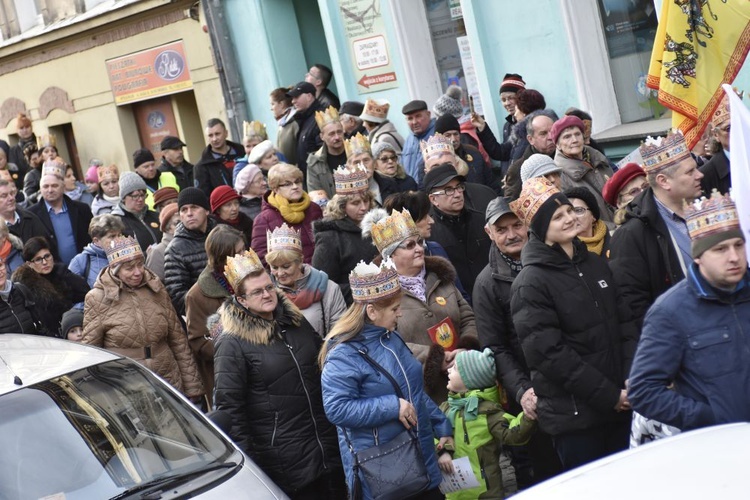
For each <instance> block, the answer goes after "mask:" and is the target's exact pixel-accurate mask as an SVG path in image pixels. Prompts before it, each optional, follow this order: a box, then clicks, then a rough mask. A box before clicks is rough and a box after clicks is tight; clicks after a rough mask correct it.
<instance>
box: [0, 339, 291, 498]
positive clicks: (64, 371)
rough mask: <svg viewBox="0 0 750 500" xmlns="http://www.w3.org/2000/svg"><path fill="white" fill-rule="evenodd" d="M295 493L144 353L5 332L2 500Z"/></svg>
mask: <svg viewBox="0 0 750 500" xmlns="http://www.w3.org/2000/svg"><path fill="white" fill-rule="evenodd" d="M248 495H251V496H252V498H254V499H285V498H287V496H286V495H285V494H284V493H283V492H282V491H281V489H279V488H278V487H277V486H276V485H275V484H274V483H273V482H272V481H271V480H270V479H269V478H268V476H266V475H265V474H264V473H263V472H262V471H261V470H260V468H258V466H256V465H255V464H254V463H253V462H252V461H251V460H250V459H249V458H248V457H247V456H246V455H244V454H243V453H242V452H241V451H240V450H239V449H238V448H237V447H236V446H235V445H234V444H233V443H232V441H231V440H230V439H229V438H228V437H227V436H226V434H224V433H223V432H222V431H221V430H220V429H219V428H218V427H217V426H216V425H214V424H213V423H212V422H211V421H210V420H209V419H208V418H206V417H205V416H204V415H203V414H202V413H201V412H200V411H198V410H197V409H196V408H195V407H194V406H193V405H192V404H191V403H190V402H189V401H188V400H187V399H186V398H185V397H183V396H182V395H181V394H180V393H178V392H177V391H176V390H174V389H173V388H172V387H171V386H170V385H169V384H167V383H166V382H165V381H164V380H162V379H161V378H159V377H158V376H156V375H154V374H153V373H152V372H151V371H149V370H147V369H146V368H144V367H143V366H141V365H140V364H138V363H136V362H135V361H133V360H131V359H128V358H123V357H121V356H118V355H116V354H113V353H111V352H109V351H105V350H103V349H98V348H95V347H90V346H85V345H81V344H76V343H73V342H68V341H66V340H60V339H55V338H50V337H40V336H35V335H15V334H4V335H0V500H17V499H28V498H37V499H41V498H43V499H50V500H51V499H54V500H62V499H66V500H71V499H86V500H88V499H92V498H96V499H103V498H115V499H125V498H139V499H149V498H153V499H157V498H161V499H168V498H180V497H186V496H187V497H190V498H207V499H214V498H215V499H221V500H228V499H234V498H248Z"/></svg>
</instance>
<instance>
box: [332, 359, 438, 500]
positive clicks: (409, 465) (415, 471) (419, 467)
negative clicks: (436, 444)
mask: <svg viewBox="0 0 750 500" xmlns="http://www.w3.org/2000/svg"><path fill="white" fill-rule="evenodd" d="M357 352H359V354H361V355H362V357H363V358H364V359H365V361H367V363H368V364H370V365H371V366H372V367H373V368H375V370H377V371H379V372H381V373H382V374H383V375H385V376H386V378H387V379H388V380H389V381H390V382H391V384H392V385H393V388H394V389H395V391H396V395H397V396H398V397H399V398H401V399H406V398H404V394H403V392H402V391H401V388H400V387H399V385H398V383H396V380H394V378H393V376H391V374H390V373H388V372H387V371H386V370H385V368H383V367H382V366H380V365H379V364H378V362H377V361H375V360H374V359H372V358H371V357H370V355H369V354H367V352H366V351H365V350H364V349H358V350H357ZM373 435H374V437H375V446H372V447H370V448H367V449H366V450H362V451H354V448H353V447H352V443H351V441H350V440H349V436H348V434H347V432H346V431H344V437H345V439H346V444H347V445H348V446H349V451H351V453H352V455H353V456H354V491H353V492H352V498H353V499H354V500H357V499H361V498H363V496H362V485H361V483H360V473H361V475H362V480H364V482H365V483H366V484H367V487H368V489H369V490H370V494H371V495H372V497H373V498H374V499H375V500H398V499H403V498H409V497H411V496H413V495H417V494H418V493H421V492H423V491H425V490H426V489H427V488H428V487H429V486H430V475H429V474H428V472H427V467H426V466H425V463H424V457H423V456H422V449H421V447H420V446H419V439H418V438H417V435H416V433H415V432H414V430H413V428H412V429H408V430H407V429H404V431H403V432H402V433H400V434H399V435H398V436H396V437H395V438H393V439H392V440H390V441H388V442H387V443H383V444H378V435H377V430H376V429H373Z"/></svg>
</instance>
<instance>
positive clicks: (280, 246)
mask: <svg viewBox="0 0 750 500" xmlns="http://www.w3.org/2000/svg"><path fill="white" fill-rule="evenodd" d="M266 244H267V247H268V252H269V253H270V252H274V251H277V250H292V251H294V252H298V253H300V254H301V253H302V237H301V236H300V232H299V231H296V230H295V229H294V228H292V227H289V226H287V225H286V222H285V223H283V224H282V225H280V226H279V227H277V228H276V229H274V230H273V231H268V230H266Z"/></svg>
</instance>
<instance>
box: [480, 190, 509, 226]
mask: <svg viewBox="0 0 750 500" xmlns="http://www.w3.org/2000/svg"><path fill="white" fill-rule="evenodd" d="M512 213H513V210H511V209H510V206H509V205H508V202H507V201H506V200H505V198H503V197H502V196H498V197H497V198H495V199H494V200H492V201H491V202H489V204H488V205H487V212H486V214H485V215H486V216H485V218H484V221H485V222H486V223H487V224H494V223H495V221H497V219H499V218H500V217H502V216H503V215H506V214H512Z"/></svg>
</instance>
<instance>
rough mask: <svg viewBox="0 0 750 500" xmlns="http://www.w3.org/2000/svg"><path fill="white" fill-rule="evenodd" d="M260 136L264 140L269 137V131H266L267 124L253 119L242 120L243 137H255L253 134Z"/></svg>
mask: <svg viewBox="0 0 750 500" xmlns="http://www.w3.org/2000/svg"><path fill="white" fill-rule="evenodd" d="M255 135H257V136H259V137H261V138H262V139H263V140H264V141H265V140H266V139H268V132H266V126H265V125H264V124H263V123H261V122H259V121H257V120H253V121H251V122H245V121H243V122H242V136H243V137H253V136H255Z"/></svg>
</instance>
